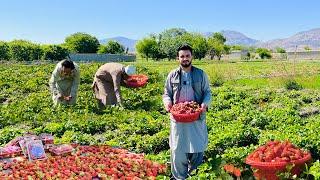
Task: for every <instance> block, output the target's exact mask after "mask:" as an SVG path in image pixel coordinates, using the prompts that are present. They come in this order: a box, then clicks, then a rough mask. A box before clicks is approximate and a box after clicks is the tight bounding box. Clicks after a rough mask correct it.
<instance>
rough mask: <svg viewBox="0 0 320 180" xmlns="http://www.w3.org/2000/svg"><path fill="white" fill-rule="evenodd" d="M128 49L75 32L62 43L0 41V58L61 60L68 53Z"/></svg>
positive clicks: (121, 50) (109, 51) (116, 43)
mask: <svg viewBox="0 0 320 180" xmlns="http://www.w3.org/2000/svg"><path fill="white" fill-rule="evenodd" d="M126 51H128V49H125V47H124V46H123V45H121V44H119V43H118V42H116V41H112V40H110V41H108V43H107V44H105V45H102V44H100V43H99V41H98V39H97V38H96V37H94V36H91V35H89V34H86V33H81V32H77V33H74V34H71V35H70V36H68V37H66V38H65V42H64V43H62V44H48V45H40V44H36V43H32V42H30V41H27V40H13V41H10V42H4V41H0V60H13V61H32V60H61V59H65V58H66V57H67V56H68V54H69V53H99V54H105V53H108V54H124V53H125V52H126Z"/></svg>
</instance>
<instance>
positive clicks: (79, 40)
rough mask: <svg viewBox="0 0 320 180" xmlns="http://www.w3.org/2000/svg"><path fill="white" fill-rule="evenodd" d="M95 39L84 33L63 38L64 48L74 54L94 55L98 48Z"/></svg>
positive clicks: (97, 42)
mask: <svg viewBox="0 0 320 180" xmlns="http://www.w3.org/2000/svg"><path fill="white" fill-rule="evenodd" d="M99 45H100V43H99V41H98V39H97V38H96V37H94V36H91V35H89V34H86V33H80V32H77V33H74V34H71V35H70V36H68V37H66V38H65V46H66V47H67V48H68V49H69V50H70V51H71V52H74V53H96V52H97V51H98V48H99Z"/></svg>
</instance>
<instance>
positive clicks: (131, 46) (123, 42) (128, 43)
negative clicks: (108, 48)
mask: <svg viewBox="0 0 320 180" xmlns="http://www.w3.org/2000/svg"><path fill="white" fill-rule="evenodd" d="M110 40H114V41H117V42H118V43H120V44H121V45H123V46H124V47H125V48H127V47H128V48H129V52H134V51H135V45H136V42H137V40H134V39H129V38H126V37H122V36H117V37H113V38H107V39H101V40H99V42H100V44H106V43H108V41H110Z"/></svg>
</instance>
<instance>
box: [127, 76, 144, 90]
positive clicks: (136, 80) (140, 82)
mask: <svg viewBox="0 0 320 180" xmlns="http://www.w3.org/2000/svg"><path fill="white" fill-rule="evenodd" d="M147 82H148V76H146V75H144V74H135V75H130V76H128V79H127V80H126V84H127V86H129V87H133V88H138V87H143V86H145V85H146V84H147Z"/></svg>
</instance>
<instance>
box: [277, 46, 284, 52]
mask: <svg viewBox="0 0 320 180" xmlns="http://www.w3.org/2000/svg"><path fill="white" fill-rule="evenodd" d="M276 52H277V53H286V50H285V49H283V48H281V47H276Z"/></svg>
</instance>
